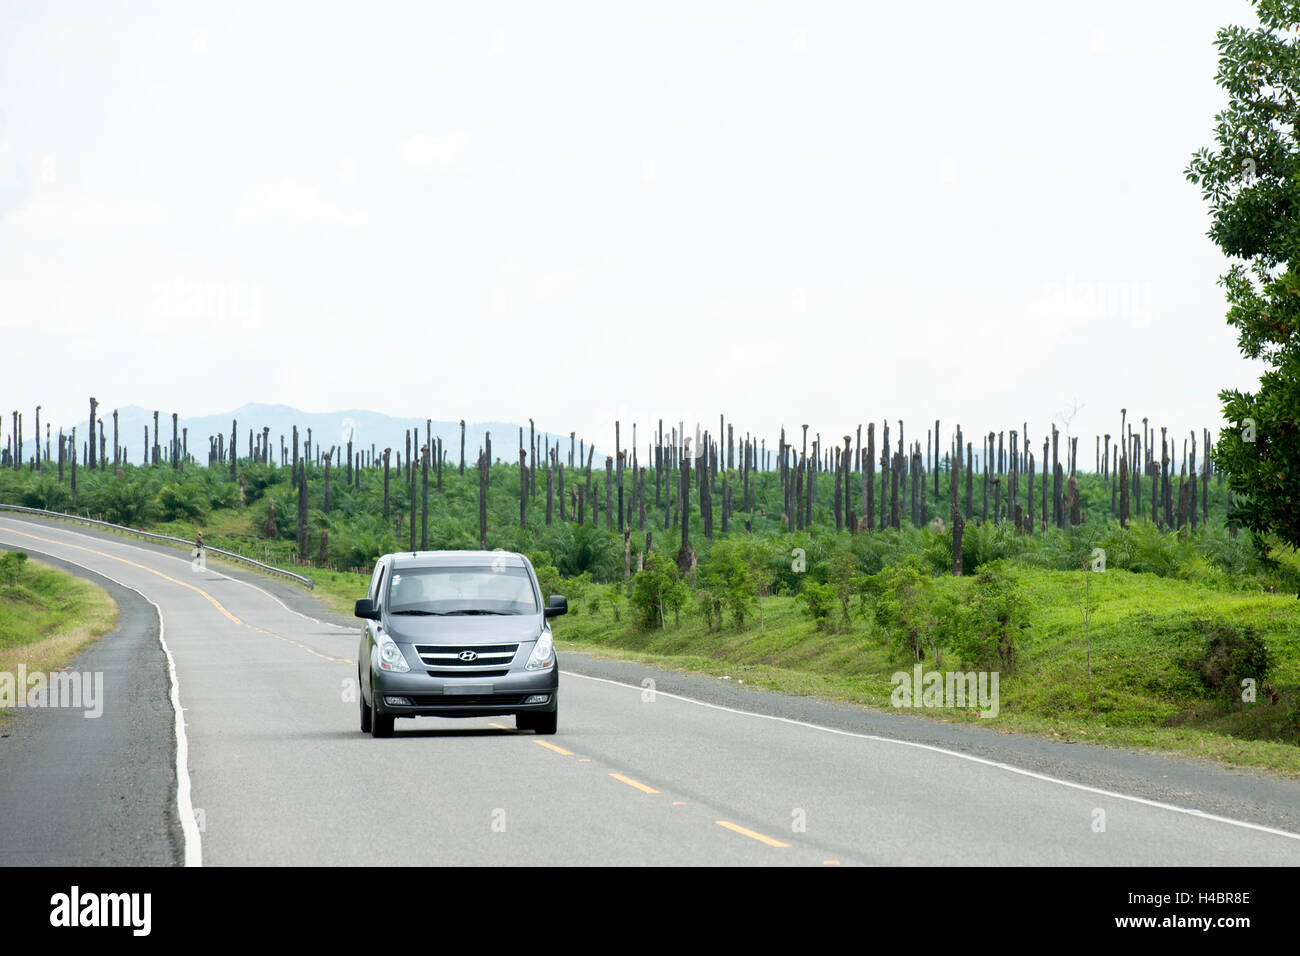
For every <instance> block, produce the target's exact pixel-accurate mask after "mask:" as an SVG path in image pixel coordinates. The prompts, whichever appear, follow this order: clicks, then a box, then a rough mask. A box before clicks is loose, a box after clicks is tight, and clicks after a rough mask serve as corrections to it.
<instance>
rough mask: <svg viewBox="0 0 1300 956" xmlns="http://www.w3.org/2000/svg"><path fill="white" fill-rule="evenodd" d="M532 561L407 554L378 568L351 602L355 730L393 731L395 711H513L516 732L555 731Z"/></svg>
mask: <svg viewBox="0 0 1300 956" xmlns="http://www.w3.org/2000/svg"><path fill="white" fill-rule="evenodd" d="M568 609H569V608H568V602H567V601H566V599H565V598H564V597H562V596H561V595H558V594H557V595H552V596H551V599H550V601H549V602H548V603H547V604H546V605H545V606H543V604H542V591H541V588H540V586H539V585H538V583H537V574H536V572H534V571H533V566H532V564H531V563H530V562H529V561H528V559H527V558H526V557H524V556H523V555H522V554H515V553H513V552H507V551H404V552H400V553H397V554H386V555H384V556H383V557H381V558H380V559H379V560H378V561H377V562H376V564H375V571H374V574H373V575H372V577H371V579H370V588H369V590H368V591H367V593H366V596H365V597H364V598H361V599H360V600H358V601H357V603H356V616H357V617H359V618H361V619H362V621H363V627H362V630H361V647H360V652H359V654H358V656H357V677H358V680H359V682H360V691H361V693H360V694H359V698H360V702H361V730H362V731H363V732H366V733H369V734H370V735H371V736H373V737H388V736H391V735H392V733H393V721H394V720H395V719H396V718H398V717H488V716H496V715H505V714H514V715H515V725H516V726H517V727H518V728H519V729H520V730H532V731H534V732H536V733H539V734H553V733H555V728H556V718H557V716H558V714H559V709H558V707H559V700H558V695H559V689H560V675H559V665H558V664H557V663H556V658H555V641H554V639H553V638H552V636H551V626H550V622H549V619H550V618H552V617H558V616H559V615H561V614H564V613H565V612H567V611H568Z"/></svg>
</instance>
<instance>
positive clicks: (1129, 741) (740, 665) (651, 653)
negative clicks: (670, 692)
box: [554, 570, 1300, 777]
mask: <svg viewBox="0 0 1300 956" xmlns="http://www.w3.org/2000/svg"><path fill="white" fill-rule="evenodd" d="M1016 578H1017V585H1018V588H1019V589H1020V591H1021V593H1022V594H1023V595H1024V596H1025V598H1026V600H1027V603H1028V611H1027V627H1026V628H1025V629H1024V631H1023V632H1022V638H1021V653H1020V660H1019V662H1018V664H1017V666H1016V668H1015V670H1014V671H1013V672H1011V673H1009V674H1004V675H1003V676H1002V680H1001V683H1000V688H999V692H1000V693H999V696H1000V707H999V712H998V714H997V716H996V717H992V718H987V719H985V718H980V717H979V716H978V715H977V713H976V712H975V710H973V709H965V710H959V709H954V708H909V709H908V710H907V711H906V712H908V713H911V714H915V715H920V716H925V717H930V718H933V719H938V720H943V721H950V722H965V723H978V724H982V725H984V726H985V727H988V728H990V729H995V730H1000V731H1004V732H1014V733H1024V734H1033V735H1037V736H1042V737H1048V738H1053V739H1057V740H1062V741H1078V742H1088V743H1094V744H1102V745H1108V746H1118V747H1130V748H1135V749H1145V750H1154V751H1159V752H1162V753H1169V754H1177V755H1182V756H1195V757H1202V758H1207V759H1211V760H1215V761H1218V762H1220V763H1222V764H1225V765H1228V766H1233V767H1240V768H1257V769H1265V770H1269V771H1272V772H1274V773H1278V774H1281V775H1284V776H1290V777H1300V746H1297V744H1298V743H1300V706H1297V701H1300V693H1297V691H1300V686H1298V685H1300V607H1298V606H1297V605H1298V604H1300V602H1297V601H1296V599H1295V598H1294V597H1293V596H1289V595H1286V596H1281V595H1271V594H1263V593H1258V592H1223V591H1218V590H1213V589H1210V588H1208V587H1204V586H1199V585H1196V584H1192V583H1189V582H1183V581H1175V580H1170V579H1167V578H1160V577H1157V576H1155V575H1150V574H1132V573H1129V572H1115V571H1111V572H1107V573H1106V574H1104V575H1096V576H1094V578H1093V580H1092V581H1091V582H1090V583H1091V587H1092V591H1091V595H1090V599H1091V609H1092V617H1091V620H1090V625H1089V634H1090V637H1091V660H1092V675H1091V677H1089V675H1088V667H1087V658H1088V651H1089V648H1088V646H1087V643H1086V642H1085V639H1084V631H1083V622H1082V603H1081V602H1082V600H1083V578H1082V573H1078V574H1070V573H1066V572H1055V571H1038V570H1021V571H1018V572H1017V573H1016ZM943 585H944V586H945V587H950V588H954V589H962V588H965V587H968V586H969V579H966V580H963V579H948V580H946V581H944V582H943ZM612 596H613V592H612V591H608V590H607V591H590V592H589V593H588V594H586V595H583V596H582V597H581V598H579V599H578V600H576V601H573V600H571V601H570V608H571V612H570V615H569V616H567V617H564V618H561V619H559V621H558V622H556V623H555V625H554V627H555V631H556V638H557V643H558V644H559V647H560V649H561V652H562V651H563V649H564V648H566V647H571V648H573V649H574V650H577V651H582V652H584V653H589V654H595V655H598V656H605V657H613V658H621V659H628V660H637V661H640V662H643V663H646V664H652V665H655V666H659V667H667V668H671V669H677V670H682V671H691V672H696V673H705V674H712V675H714V676H716V677H718V678H723V677H727V678H729V679H731V680H733V681H743V682H744V683H745V684H750V685H754V686H757V687H763V688H768V689H771V690H779V691H784V692H786V693H792V694H799V695H813V696H818V697H823V698H828V699H831V700H838V701H844V702H850V703H855V704H860V705H863V706H866V707H870V708H874V709H880V710H889V709H892V708H891V703H890V695H891V692H892V690H893V684H892V683H891V680H890V678H891V675H892V674H894V673H895V672H898V671H910V670H911V667H912V662H911V661H910V660H906V659H900V657H899V656H898V654H897V651H896V648H895V645H894V644H892V643H891V642H890V640H889V635H888V634H887V633H885V632H884V630H883V629H882V628H881V627H880V626H879V625H877V624H876V623H875V621H874V620H873V619H872V616H871V615H870V614H869V613H867V610H866V609H865V608H856V607H855V610H854V613H853V615H852V621H851V624H850V626H849V627H848V628H847V630H843V631H841V632H839V633H826V632H824V631H819V630H818V629H817V628H816V626H815V625H814V624H813V622H812V621H810V620H808V618H807V617H806V616H805V614H804V613H803V611H802V604H801V602H798V601H796V600H795V599H793V598H789V597H770V598H766V599H765V600H764V601H763V618H764V621H763V625H762V626H761V627H760V625H759V622H758V620H757V619H756V618H755V619H754V620H753V621H750V622H746V624H745V626H744V627H743V628H736V627H734V626H732V625H730V624H728V625H726V626H724V627H722V628H721V629H719V630H713V631H710V630H709V629H708V627H707V625H706V623H705V621H704V619H703V618H702V617H700V616H698V615H696V614H694V613H687V612H686V611H683V613H682V615H681V617H680V620H679V621H678V622H677V624H676V625H674V623H673V622H672V621H671V620H669V621H668V622H667V624H668V626H667V628H665V629H650V630H646V629H642V628H640V627H637V626H636V625H635V624H634V623H633V622H632V620H631V609H630V607H629V605H628V602H627V601H626V600H625V599H623V600H619V601H617V602H616V601H614V600H612ZM593 597H594V598H595V599H594V600H593V599H592V598H593ZM1205 620H1226V621H1230V622H1232V623H1234V624H1236V625H1249V626H1252V627H1255V628H1258V630H1259V631H1260V632H1261V633H1262V634H1263V635H1264V638H1265V640H1266V642H1267V643H1268V646H1269V649H1270V651H1271V653H1272V654H1273V657H1274V661H1275V663H1274V668H1273V670H1272V672H1271V673H1270V676H1269V678H1268V680H1267V681H1266V682H1264V684H1263V685H1262V692H1261V693H1260V695H1259V698H1258V700H1257V701H1256V702H1254V703H1249V704H1247V703H1241V702H1232V703H1224V702H1222V701H1220V700H1219V699H1217V698H1214V697H1213V696H1207V693H1206V691H1205V690H1204V688H1203V687H1202V686H1201V685H1200V683H1199V679H1198V678H1197V677H1196V676H1195V675H1194V674H1193V673H1192V672H1191V671H1190V670H1189V663H1188V662H1189V660H1191V659H1194V658H1195V655H1196V653H1197V652H1198V650H1199V649H1200V648H1201V646H1202V644H1203V641H1204V636H1203V631H1202V630H1201V629H1199V628H1200V622H1202V621H1205ZM933 668H934V663H933V662H931V661H927V662H926V664H925V669H926V670H927V671H928V670H931V669H933ZM938 669H939V670H964V669H966V668H965V667H964V666H963V665H962V663H961V662H960V661H958V660H956V659H954V658H953V657H952V656H951V655H944V657H942V658H941V659H940V661H939V663H938ZM1270 693H1271V695H1272V696H1271V697H1270Z"/></svg>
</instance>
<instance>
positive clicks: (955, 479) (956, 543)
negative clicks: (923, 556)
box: [948, 458, 966, 577]
mask: <svg viewBox="0 0 1300 956" xmlns="http://www.w3.org/2000/svg"><path fill="white" fill-rule="evenodd" d="M960 471H961V465H960V463H959V460H958V459H957V458H954V459H953V464H952V468H951V469H950V471H949V475H948V520H949V522H951V524H952V573H953V574H954V575H955V576H956V577H961V574H962V567H961V537H962V532H963V531H965V529H966V521H965V519H963V518H962V516H961V509H960V508H958V507H957V486H958V484H960V482H961V478H960V476H959V474H958V472H960Z"/></svg>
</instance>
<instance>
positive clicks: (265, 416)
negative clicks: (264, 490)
mask: <svg viewBox="0 0 1300 956" xmlns="http://www.w3.org/2000/svg"><path fill="white" fill-rule="evenodd" d="M113 411H114V410H113V409H112V408H104V407H103V406H101V407H100V409H99V417H100V418H101V419H103V422H104V438H105V447H106V448H107V449H108V455H109V458H110V459H111V458H112V455H113ZM117 413H118V418H117V423H118V441H119V443H120V444H122V445H124V446H125V447H126V452H127V460H128V461H131V462H135V463H136V464H139V463H140V462H142V461H143V460H144V457H145V456H144V446H145V429H146V428H147V429H148V431H149V441H150V443H152V442H153V437H154V436H153V428H154V425H153V414H154V413H153V409H145V408H141V407H140V406H138V405H125V406H123V407H121V408H119V409H117ZM232 420H233V421H235V422H237V423H238V435H239V455H240V457H245V456H247V455H248V436H249V433H250V432H253V433H255V434H256V435H257V436H258V437H260V436H261V432H262V429H263V428H264V427H265V428H269V429H270V443H271V447H272V449H273V450H274V452H275V454H276V456H277V460H278V455H279V448H280V437H281V436H283V437H284V447H285V448H286V449H289V454H290V456H292V449H291V447H290V446H291V443H292V441H293V427H294V426H295V425H297V426H298V437H299V440H300V441H302V442H306V440H307V430H308V429H311V436H312V444H313V446H314V447H319V448H320V450H321V451H322V452H324V451H328V450H329V447H330V446H331V445H338V446H340V448H346V446H347V442H348V436H349V435H351V436H352V441H353V451H354V452H355V451H360V450H363V449H364V450H365V451H367V452H369V451H370V449H371V448H372V447H373V448H374V450H375V454H376V455H380V454H382V453H383V450H384V449H385V448H392V449H393V461H394V463H395V462H396V460H397V453H398V452H401V453H402V455H403V456H405V454H406V438H405V434H406V430H407V429H410V428H417V429H419V433H420V440H421V442H423V440H424V435H425V419H423V418H395V417H393V416H391V415H385V414H383V413H382V412H373V411H368V410H365V409H348V410H346V411H337V412H304V411H300V410H299V409H296V408H293V407H292V406H289V405H268V404H263V403H250V404H247V405H243V406H241V407H239V408H237V409H235V410H234V411H232V412H224V413H221V414H218V415H203V416H197V417H186V416H184V415H182V416H180V417H179V418H178V419H177V423H176V429H177V434H178V435H181V434H182V432H181V429H189V433H188V435H187V436H186V444H187V447H188V448H189V452H190V455H191V456H192V457H193V458H194V459H195V460H197V461H198V462H200V463H201V464H207V460H208V440H209V438H212V437H215V436H216V435H223V436H225V437H224V441H225V444H226V446H227V447H229V444H230V431H231V421H232ZM11 427H12V426H11ZM63 427H64V428H65V429H70V428H72V427H73V426H71V425H64V426H63ZM88 427H89V415H87V420H86V421H82V422H78V423H76V428H77V449H78V451H77V455H78V458H81V457H82V452H81V449H82V448H84V447H85V439H86V429H87V428H88ZM23 428H24V430H25V431H26V430H28V429H31V428H32V425H31V424H30V423H29V422H28V419H27V417H26V416H24V420H23ZM430 429H431V432H432V435H433V438H434V439H435V440H436V439H438V438H441V439H442V444H443V452H444V454H445V455H446V456H447V461H449V462H454V463H457V464H459V462H460V422H446V421H437V422H433V424H432V425H431V426H430ZM158 430H159V432H160V433H161V434H160V435H159V438H160V439H161V442H160V444H161V445H162V448H163V456H164V458H165V457H166V455H167V448H168V447H169V444H170V442H171V437H172V422H171V413H170V412H165V411H162V410H160V411H159V414H158ZM523 430H524V446H525V447H527V444H528V425H527V424H525V425H524V426H523ZM7 431H8V430H7ZM41 431H42V432H44V431H45V424H44V423H42V426H41ZM489 432H490V433H491V435H492V457H493V458H494V459H499V460H500V461H503V462H513V461H515V460H516V458H517V456H518V447H519V425H518V424H517V423H511V422H466V423H465V460H466V462H473V461H474V459H475V458H476V457H477V456H478V451H479V448H480V447H482V445H483V439H484V436H485V435H487V434H488V433H489ZM50 433H51V436H56V435H57V433H58V426H55V427H54V428H53V429H51V432H50ZM536 434H537V439H538V441H539V442H540V441H542V439H543V436H544V435H546V434H547V433H546V432H544V431H542V430H540V429H539V430H538V431H537V433H536ZM23 437H24V441H23V460H24V461H26V460H27V459H28V458H30V457H31V456H32V455H34V454H35V444H34V442H33V441H32V438H31V436H30V434H25V435H24V436H23ZM559 438H560V436H559V435H558V434H551V435H550V442H551V444H552V445H554V444H555V442H556V440H557V439H559ZM41 441H42V448H44V441H45V439H44V436H43V435H42V437H41ZM56 444H57V442H55V441H54V440H53V437H52V438H51V444H50V451H51V452H52V454H53V455H54V457H56V458H57V457H58V450H57V448H55V447H54V446H55V445H56ZM568 450H569V436H568V432H565V433H564V435H563V440H562V441H561V449H560V453H561V456H562V460H564V461H567V460H568ZM313 457H315V452H314V451H313Z"/></svg>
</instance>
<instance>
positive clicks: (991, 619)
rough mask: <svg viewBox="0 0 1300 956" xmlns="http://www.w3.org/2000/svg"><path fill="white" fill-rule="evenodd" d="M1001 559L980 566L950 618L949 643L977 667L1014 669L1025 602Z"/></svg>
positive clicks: (1008, 671)
mask: <svg viewBox="0 0 1300 956" xmlns="http://www.w3.org/2000/svg"><path fill="white" fill-rule="evenodd" d="M1006 572H1007V569H1006V566H1005V564H1004V563H1003V562H994V563H993V564H987V565H985V566H984V567H982V568H980V570H979V572H978V573H977V574H976V575H975V579H974V580H973V581H972V582H971V586H970V588H969V590H968V591H967V592H966V596H965V598H964V600H963V601H962V603H961V605H959V607H958V608H957V613H956V614H954V615H953V616H952V618H950V625H949V631H950V634H951V638H950V642H949V643H950V646H951V648H952V649H953V650H954V651H955V652H956V653H957V654H958V655H960V657H961V659H962V661H963V662H965V663H966V664H967V665H969V666H970V667H973V668H975V669H977V670H984V671H994V670H996V671H1000V672H1002V673H1004V674H1007V673H1011V672H1012V671H1013V670H1015V666H1016V662H1017V657H1018V651H1019V639H1020V630H1021V628H1022V627H1024V626H1025V625H1026V621H1025V615H1026V611H1027V604H1026V602H1025V601H1024V599H1023V598H1022V597H1021V596H1020V594H1019V593H1018V591H1017V589H1016V583H1015V581H1014V580H1013V578H1011V577H1010V576H1008V574H1007V573H1006Z"/></svg>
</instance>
